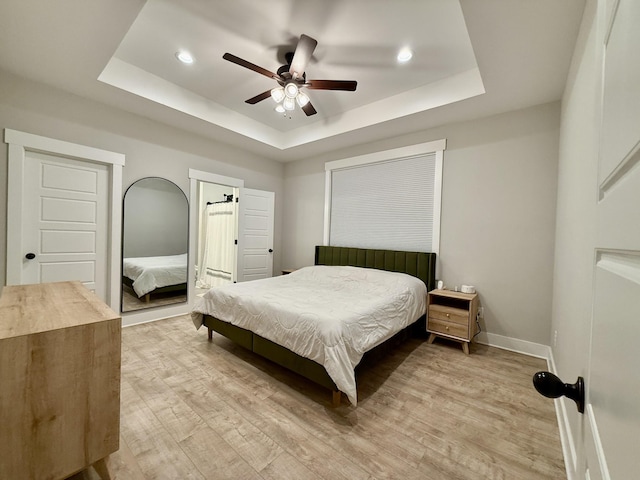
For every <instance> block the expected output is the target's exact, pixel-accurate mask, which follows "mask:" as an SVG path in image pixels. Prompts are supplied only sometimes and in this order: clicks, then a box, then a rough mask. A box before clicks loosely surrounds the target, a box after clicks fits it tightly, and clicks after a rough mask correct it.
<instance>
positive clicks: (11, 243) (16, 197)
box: [4, 128, 125, 312]
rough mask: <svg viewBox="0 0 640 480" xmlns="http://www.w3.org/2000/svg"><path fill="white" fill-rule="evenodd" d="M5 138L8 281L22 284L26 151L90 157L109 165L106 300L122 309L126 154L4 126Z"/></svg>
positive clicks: (83, 159)
mask: <svg viewBox="0 0 640 480" xmlns="http://www.w3.org/2000/svg"><path fill="white" fill-rule="evenodd" d="M4 142H5V143H7V144H8V145H9V153H8V159H7V160H8V174H7V203H8V204H9V202H10V203H11V208H7V265H6V269H7V272H6V273H7V277H6V283H7V285H11V284H20V283H21V279H20V272H21V263H20V262H21V259H22V255H21V248H22V247H21V246H22V220H21V212H22V186H23V185H22V178H23V174H24V161H25V156H26V152H27V151H30V152H41V153H47V154H53V155H60V156H64V157H67V158H74V159H77V160H80V161H90V162H95V163H101V164H105V165H108V166H109V176H110V177H111V188H110V192H109V195H110V201H111V204H110V208H109V219H108V221H107V222H108V225H107V227H108V228H109V232H110V241H109V242H108V245H107V259H106V261H107V272H108V273H107V275H108V278H107V285H106V286H107V299H106V300H107V302H108V303H109V306H110V307H111V309H112V310H114V311H116V312H119V311H120V282H121V280H120V269H121V266H120V263H121V260H120V250H121V245H120V244H121V238H122V237H121V230H122V207H121V203H120V202H121V201H122V167H123V166H124V164H125V155H124V154H122V153H116V152H110V151H107V150H101V149H98V148H94V147H88V146H86V145H78V144H75V143H70V142H65V141H62V140H56V139H53V138H47V137H42V136H40V135H34V134H31V133H26V132H20V131H18V130H12V129H9V128H5V129H4Z"/></svg>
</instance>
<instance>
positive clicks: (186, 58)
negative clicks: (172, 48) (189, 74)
mask: <svg viewBox="0 0 640 480" xmlns="http://www.w3.org/2000/svg"><path fill="white" fill-rule="evenodd" d="M176 58H177V59H178V60H180V61H181V62H182V63H187V64H189V63H193V57H192V56H191V54H190V53H189V52H187V51H185V50H180V51H179V52H176Z"/></svg>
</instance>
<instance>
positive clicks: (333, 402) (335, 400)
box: [331, 390, 341, 408]
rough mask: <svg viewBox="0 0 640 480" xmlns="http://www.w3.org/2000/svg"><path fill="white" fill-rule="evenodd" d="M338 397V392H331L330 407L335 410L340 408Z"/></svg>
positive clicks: (339, 395)
mask: <svg viewBox="0 0 640 480" xmlns="http://www.w3.org/2000/svg"><path fill="white" fill-rule="evenodd" d="M340 397H341V394H340V392H339V391H338V390H333V391H332V392H331V406H332V407H333V408H337V407H339V406H340Z"/></svg>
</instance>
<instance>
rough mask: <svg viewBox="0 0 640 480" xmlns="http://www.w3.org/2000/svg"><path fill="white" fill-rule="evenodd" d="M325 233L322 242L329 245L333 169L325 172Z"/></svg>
mask: <svg viewBox="0 0 640 480" xmlns="http://www.w3.org/2000/svg"><path fill="white" fill-rule="evenodd" d="M324 178H325V179H324V233H323V236H322V244H323V245H325V246H326V245H329V238H331V170H327V171H326V172H325V174H324Z"/></svg>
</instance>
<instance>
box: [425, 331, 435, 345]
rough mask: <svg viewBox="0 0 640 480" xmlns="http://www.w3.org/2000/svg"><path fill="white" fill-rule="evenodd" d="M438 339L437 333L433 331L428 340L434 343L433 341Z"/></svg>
mask: <svg viewBox="0 0 640 480" xmlns="http://www.w3.org/2000/svg"><path fill="white" fill-rule="evenodd" d="M435 339H436V335H435V333H431V334H430V335H429V340H427V343H433V341H434V340H435Z"/></svg>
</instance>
